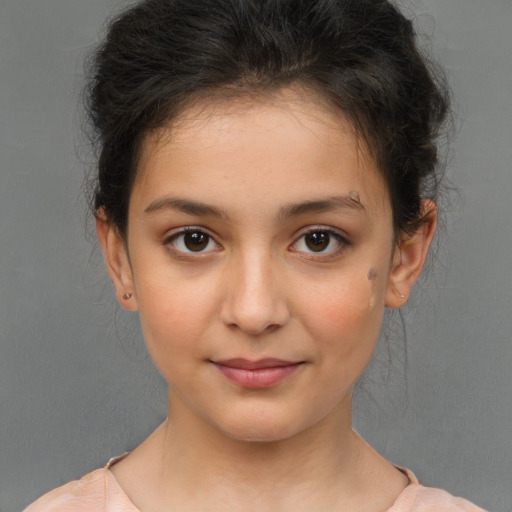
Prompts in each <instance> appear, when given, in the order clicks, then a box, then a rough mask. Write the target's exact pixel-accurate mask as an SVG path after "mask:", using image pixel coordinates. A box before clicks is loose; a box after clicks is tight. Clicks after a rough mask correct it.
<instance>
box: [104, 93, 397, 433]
mask: <svg viewBox="0 0 512 512" xmlns="http://www.w3.org/2000/svg"><path fill="white" fill-rule="evenodd" d="M169 133H170V135H169ZM169 133H167V134H166V133H160V134H159V136H158V137H157V136H154V137H150V138H148V140H147V141H146V143H145V145H144V148H143V154H142V158H141V161H140V166H139V169H138V175H137V179H136V182H135V184H134V187H133V192H132V196H131V200H130V207H129V219H128V233H127V240H126V245H125V244H124V243H119V244H118V245H117V247H118V253H117V256H114V257H113V259H114V260H115V263H114V264H113V265H114V266H116V265H117V267H116V269H115V270H114V271H113V270H112V268H111V275H112V274H115V277H114V281H115V283H116V288H117V289H118V292H119V294H120V295H122V293H123V292H126V291H129V292H131V293H133V297H132V298H130V299H128V300H124V305H125V307H127V308H128V309H138V311H139V314H140V319H141V323H142V328H143V332H144V336H145V340H146V343H147V346H148V349H149V352H150V354H151V356H152V358H153V360H154V362H155V364H156V366H157V367H158V369H159V370H160V372H161V373H162V375H163V376H164V378H165V379H166V380H167V382H168V383H169V389H170V408H171V412H170V414H173V410H174V411H175V413H176V414H186V415H188V416H189V417H190V418H194V421H199V422H203V423H205V424H207V425H208V426H211V427H213V428H215V429H216V430H217V431H218V432H220V433H222V434H225V435H227V436H229V437H231V438H235V439H240V440H247V441H274V440H279V439H285V438H289V437H291V436H293V435H295V434H297V433H299V432H302V431H305V430H307V429H310V428H314V427H315V426H316V425H319V424H322V423H325V422H329V421H340V418H341V417H342V416H343V415H345V416H346V414H347V410H349V409H350V393H351V389H352V386H353V384H354V382H355V381H356V380H357V378H358V377H359V376H360V375H361V373H362V372H363V370H364V368H365V366H366V365H367V363H368V361H369V359H370V357H371V354H372V352H373V349H374V346H375V343H376V340H377V337H378V333H379V329H380V325H381V320H382V314H383V310H384V307H385V304H386V302H392V301H393V298H396V296H397V295H399V292H397V290H396V289H395V288H397V283H398V280H397V278H396V275H397V274H398V271H397V270H396V269H397V268H399V267H400V255H399V250H398V248H397V245H396V244H395V242H394V235H393V223H392V214H391V208H390V201H389V197H388V193H387V190H386V187H385V185H384V183H383V180H382V178H381V176H380V174H379V172H378V169H377V168H376V166H375V163H374V161H373V160H372V159H371V158H370V157H369V156H368V154H367V153H366V151H365V150H364V148H363V145H362V144H361V143H359V144H358V139H357V137H356V136H355V135H354V133H353V131H352V130H351V128H350V125H349V124H348V123H346V122H344V121H343V120H340V119H339V117H338V118H335V117H333V116H332V115H331V114H330V113H329V112H328V111H327V109H325V108H324V107H322V106H321V105H319V104H318V103H315V102H314V101H313V100H312V99H305V98H304V97H299V96H298V95H297V94H296V93H293V92H290V91H288V92H283V93H282V94H281V95H280V96H279V97H277V98H275V99H273V100H272V101H267V102H264V101H258V102H254V103H252V104H248V102H247V101H245V102H244V101H242V100H239V101H235V102H231V103H230V104H229V106H226V105H225V104H224V105H219V104H217V105H213V106H212V105H210V106H208V105H206V106H204V105H203V106H202V107H201V108H199V107H196V108H194V109H191V110H189V111H187V112H186V113H185V115H183V116H182V117H181V119H180V120H179V122H178V123H175V124H174V125H173V128H172V130H171V131H170V132H169ZM112 231H113V230H110V235H109V236H110V237H111V238H115V236H116V235H114V234H112ZM100 238H101V234H100ZM103 245H104V249H105V246H106V244H103ZM111 245H113V246H115V243H112V244H111ZM125 248H126V254H122V253H123V251H125ZM105 250H106V252H107V253H108V249H105ZM114 252H115V251H112V253H114ZM397 254H398V256H397ZM397 258H398V260H397ZM173 408H174V409H173ZM341 411H344V412H343V413H341Z"/></svg>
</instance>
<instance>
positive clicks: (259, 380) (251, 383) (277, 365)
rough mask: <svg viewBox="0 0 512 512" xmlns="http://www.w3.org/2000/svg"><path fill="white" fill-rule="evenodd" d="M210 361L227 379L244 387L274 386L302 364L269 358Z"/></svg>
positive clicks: (260, 387) (261, 387)
mask: <svg viewBox="0 0 512 512" xmlns="http://www.w3.org/2000/svg"><path fill="white" fill-rule="evenodd" d="M212 362H213V364H214V365H215V366H216V367H217V368H218V369H219V370H220V371H221V372H222V373H223V375H224V376H225V377H227V378H228V379H229V380H231V381H232V382H234V383H235V384H238V385H239V386H242V387H244V388H252V389H263V388H270V387H272V386H276V385H277V384H279V383H280V382H281V381H283V380H284V379H286V377H288V376H290V375H291V374H292V373H295V372H296V371H297V370H298V368H299V367H300V366H301V365H302V362H292V361H283V360H281V359H270V358H269V359H260V360H258V361H249V360H247V359H241V358H238V359H226V360H219V361H212Z"/></svg>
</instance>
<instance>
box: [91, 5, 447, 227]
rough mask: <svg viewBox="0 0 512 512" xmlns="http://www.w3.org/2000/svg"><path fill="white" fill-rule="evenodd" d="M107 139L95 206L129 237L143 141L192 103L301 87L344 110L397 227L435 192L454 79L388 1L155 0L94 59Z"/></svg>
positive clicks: (124, 22) (95, 103) (101, 137)
mask: <svg viewBox="0 0 512 512" xmlns="http://www.w3.org/2000/svg"><path fill="white" fill-rule="evenodd" d="M90 71H91V72H90V82H89V87H88V101H87V106H88V112H89V114H90V119H91V121H92V126H93V128H94V130H95V134H96V140H97V142H98V144H99V146H98V147H99V165H98V171H99V172H98V176H97V180H96V183H95V192H94V201H93V209H94V210H95V211H96V210H97V209H98V208H100V207H103V209H104V211H105V213H106V215H107V217H108V218H109V220H110V221H111V222H112V223H114V224H115V225H116V226H117V227H118V229H119V231H120V232H121V233H122V234H125V233H126V229H127V214H128V205H129V198H130V193H131V187H132V184H133V181H134V177H135V173H136V170H137V162H138V154H139V151H140V148H141V143H142V141H143V140H144V138H145V136H147V134H148V133H149V132H150V131H152V130H155V129H158V128H160V127H162V126H164V125H166V124H169V123H171V122H172V120H173V119H175V117H176V116H177V115H178V114H179V113H180V111H181V110H182V109H183V108H184V106H185V105H186V104H187V103H188V102H190V101H191V99H193V98H197V97H201V98H207V97H208V94H211V93H214V92H215V94H218V93H219V92H220V93H222V91H226V92H227V91H229V93H230V94H233V92H235V93H236V94H241V95H243V94H247V93H252V92H272V91H277V90H279V89H281V88H283V87H286V86H288V85H292V84H301V85H303V86H305V87H306V88H309V89H310V90H314V91H315V93H316V94H318V93H319V94H320V95H321V96H322V97H323V98H324V99H325V100H327V101H329V102H330V103H331V104H333V105H335V107H337V108H338V109H339V112H340V115H344V116H346V117H347V118H348V119H349V120H350V121H351V122H352V123H353V125H354V127H355V128H356V130H357V132H358V134H360V135H361V136H362V138H363V139H364V140H365V142H366V144H367V146H368V148H369V150H370V152H371V154H372V155H373V156H374V158H375V159H376V161H377V163H378V166H379V169H380V170H381V172H382V174H383V176H384V178H385V180H386V183H387V185H388V189H389V193H390V197H391V203H392V209H393V218H394V223H395V228H396V230H397V231H406V232H407V231H410V230H412V229H414V227H415V226H416V224H417V222H418V221H420V220H421V214H422V212H421V199H422V198H423V197H429V198H434V199H435V197H436V193H437V187H438V184H439V175H440V173H439V170H438V154H437V153H438V152H437V144H436V143H437V138H438V135H439V133H440V129H441V127H442V125H443V122H444V119H445V117H446V113H447V109H448V99H447V93H446V88H445V87H444V85H443V84H444V80H443V78H442V75H441V78H439V76H440V75H439V74H436V73H433V72H432V70H431V66H429V65H428V63H427V62H426V60H425V59H424V57H422V55H421V54H420V52H419V51H418V48H417V45H416V42H415V34H414V30H413V25H412V22H411V21H409V20H407V19H406V18H405V17H404V16H403V15H402V14H401V13H400V12H399V11H398V9H397V8H396V7H395V6H393V5H392V3H390V2H389V1H385V0H144V1H142V2H139V3H137V4H136V5H135V6H133V7H131V8H130V9H128V10H127V11H125V12H124V13H122V14H121V15H120V16H118V17H117V18H115V19H114V20H113V21H112V22H111V23H110V25H109V27H108V31H107V34H106V37H105V40H104V41H103V43H102V44H101V45H100V47H99V48H98V50H97V52H96V53H95V55H94V57H93V61H92V67H91V70H90Z"/></svg>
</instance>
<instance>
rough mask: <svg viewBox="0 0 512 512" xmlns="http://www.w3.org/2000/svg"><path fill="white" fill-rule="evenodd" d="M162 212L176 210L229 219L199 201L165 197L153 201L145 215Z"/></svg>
mask: <svg viewBox="0 0 512 512" xmlns="http://www.w3.org/2000/svg"><path fill="white" fill-rule="evenodd" d="M162 210H175V211H179V212H183V213H187V214H188V215H195V216H197V217H218V218H227V214H226V213H225V212H223V211H222V210H219V209H218V208H215V206H211V205H209V204H206V203H201V202H199V201H191V200H189V199H179V198H175V197H163V198H161V199H157V200H156V201H153V202H152V203H151V204H150V205H149V206H148V207H147V208H146V209H145V210H144V213H153V212H158V211H162Z"/></svg>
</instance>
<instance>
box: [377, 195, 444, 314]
mask: <svg viewBox="0 0 512 512" xmlns="http://www.w3.org/2000/svg"><path fill="white" fill-rule="evenodd" d="M421 211H422V218H421V221H420V223H419V224H418V227H417V229H416V231H415V232H414V233H413V234H412V235H406V234H404V235H403V236H402V238H401V239H400V241H399V243H398V244H397V246H396V247H395V251H394V254H393V266H392V269H391V275H390V277H389V283H388V289H387V292H386V306H388V307H390V308H399V307H401V306H403V305H404V304H405V303H406V302H407V298H408V297H409V295H410V294H411V289H412V287H413V285H414V283H415V282H416V280H417V279H418V277H419V275H420V274H421V270H422V269H423V266H424V264H425V260H426V258H427V254H428V249H429V247H430V244H431V242H432V239H433V238H434V234H435V232H436V226H437V208H436V205H435V203H434V202H433V201H431V200H427V199H426V200H423V201H422V204H421Z"/></svg>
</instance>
